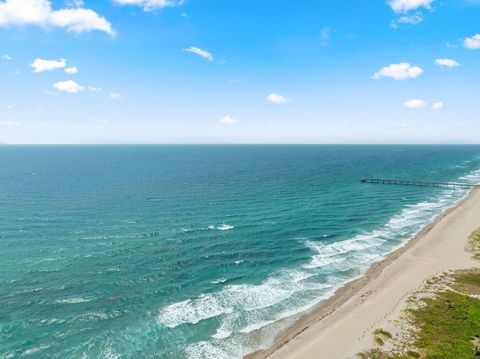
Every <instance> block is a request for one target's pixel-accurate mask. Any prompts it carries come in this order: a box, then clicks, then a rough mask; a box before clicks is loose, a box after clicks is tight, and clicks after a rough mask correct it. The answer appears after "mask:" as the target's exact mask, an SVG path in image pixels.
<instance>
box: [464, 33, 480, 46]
mask: <svg viewBox="0 0 480 359" xmlns="http://www.w3.org/2000/svg"><path fill="white" fill-rule="evenodd" d="M463 44H464V45H465V47H466V48H467V49H471V50H478V49H480V34H476V35H473V36H470V37H467V38H466V39H465V40H463Z"/></svg>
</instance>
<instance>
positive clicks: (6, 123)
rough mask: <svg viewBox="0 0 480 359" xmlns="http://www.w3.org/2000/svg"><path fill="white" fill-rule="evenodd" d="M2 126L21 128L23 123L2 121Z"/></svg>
mask: <svg viewBox="0 0 480 359" xmlns="http://www.w3.org/2000/svg"><path fill="white" fill-rule="evenodd" d="M0 125H2V126H20V125H21V123H20V122H18V121H0Z"/></svg>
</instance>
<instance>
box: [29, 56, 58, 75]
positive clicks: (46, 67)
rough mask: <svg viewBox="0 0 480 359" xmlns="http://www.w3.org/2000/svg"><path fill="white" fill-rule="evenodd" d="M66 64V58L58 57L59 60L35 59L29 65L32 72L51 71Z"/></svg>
mask: <svg viewBox="0 0 480 359" xmlns="http://www.w3.org/2000/svg"><path fill="white" fill-rule="evenodd" d="M65 66H67V60H65V59H59V60H44V59H38V58H37V59H35V60H33V62H32V63H31V64H30V67H31V68H32V69H33V72H37V73H38V72H45V71H52V70H56V69H63V68H64V67H65Z"/></svg>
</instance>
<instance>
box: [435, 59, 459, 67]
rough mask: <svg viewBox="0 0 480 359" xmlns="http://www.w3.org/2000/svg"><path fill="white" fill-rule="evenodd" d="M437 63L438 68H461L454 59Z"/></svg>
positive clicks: (438, 60)
mask: <svg viewBox="0 0 480 359" xmlns="http://www.w3.org/2000/svg"><path fill="white" fill-rule="evenodd" d="M435 63H436V64H437V65H438V66H442V67H449V68H452V67H458V66H460V64H459V63H458V62H457V61H455V60H452V59H436V60H435Z"/></svg>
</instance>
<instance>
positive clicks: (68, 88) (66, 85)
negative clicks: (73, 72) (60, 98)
mask: <svg viewBox="0 0 480 359" xmlns="http://www.w3.org/2000/svg"><path fill="white" fill-rule="evenodd" d="M53 87H55V88H56V89H57V90H58V91H63V92H68V93H77V92H80V91H83V90H84V88H83V87H82V86H80V85H79V84H78V83H76V82H75V81H72V80H68V81H59V82H56V83H54V84H53Z"/></svg>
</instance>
